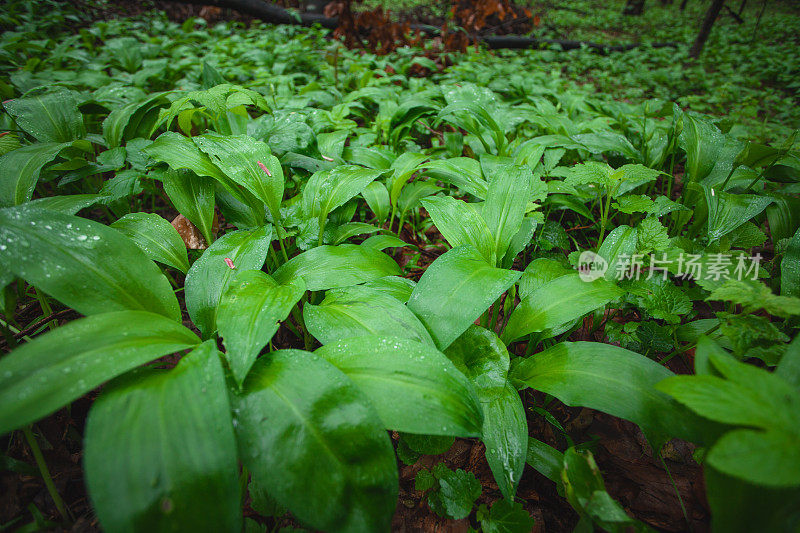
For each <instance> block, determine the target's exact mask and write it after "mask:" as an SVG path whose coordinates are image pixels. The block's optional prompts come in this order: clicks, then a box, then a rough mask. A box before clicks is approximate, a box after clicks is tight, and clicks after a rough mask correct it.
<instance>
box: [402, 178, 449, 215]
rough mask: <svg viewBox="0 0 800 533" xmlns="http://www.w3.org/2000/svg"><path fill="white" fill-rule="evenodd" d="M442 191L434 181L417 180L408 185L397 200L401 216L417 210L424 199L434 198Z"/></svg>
mask: <svg viewBox="0 0 800 533" xmlns="http://www.w3.org/2000/svg"><path fill="white" fill-rule="evenodd" d="M441 190H442V188H441V187H439V186H438V185H436V184H434V182H433V180H431V181H422V180H416V181H414V182H412V183H410V184H407V185H406V186H405V187H404V188H403V192H402V193H400V198H399V199H398V200H397V208H398V210H399V212H400V214H401V216H405V214H406V213H407V212H408V211H409V210H411V209H415V208H417V207H418V206H419V205H420V202H421V201H422V200H423V199H424V198H427V197H428V196H432V195H434V194H436V193H437V192H439V191H441Z"/></svg>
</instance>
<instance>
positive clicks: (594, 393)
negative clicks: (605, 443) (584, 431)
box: [511, 342, 707, 449]
mask: <svg viewBox="0 0 800 533" xmlns="http://www.w3.org/2000/svg"><path fill="white" fill-rule="evenodd" d="M672 375H673V374H672V372H670V371H669V370H667V369H666V368H664V367H663V366H661V365H659V364H658V363H656V362H655V361H652V360H650V359H648V358H647V357H645V356H643V355H639V354H637V353H634V352H631V351H628V350H625V349H623V348H618V347H617V346H612V345H610V344H601V343H599V342H562V343H559V344H556V345H555V346H553V347H551V348H548V349H547V350H545V351H543V352H541V353H538V354H535V355H534V356H532V357H529V358H527V359H524V360H522V361H520V363H519V364H517V365H516V366H515V367H514V368H513V369H512V371H511V377H512V378H514V379H516V380H519V381H522V382H524V383H525V385H527V386H529V387H531V388H533V389H535V390H539V391H542V392H546V393H547V394H552V395H553V396H555V397H556V398H558V399H559V400H561V401H562V402H564V403H565V404H567V405H569V406H577V405H580V406H583V407H589V408H591V409H597V410H598V411H603V412H605V413H608V414H611V415H614V416H618V417H620V418H624V419H626V420H630V421H631V422H634V423H636V424H638V425H639V427H641V428H642V431H644V433H645V435H646V436H647V438H648V440H650V442H651V443H652V444H653V447H654V448H656V449H657V448H659V447H660V444H662V443H663V442H666V440H667V439H668V438H671V437H679V438H683V439H687V440H691V441H693V442H704V440H705V439H704V435H705V433H704V431H705V430H706V429H707V428H706V427H705V426H706V425H707V424H706V423H704V422H702V421H700V420H699V419H698V418H696V417H693V416H691V414H690V413H688V412H687V411H686V410H685V409H682V408H681V407H680V406H679V405H678V404H677V403H676V402H675V401H674V400H672V399H671V398H669V396H667V395H666V394H663V393H661V392H659V391H658V390H656V388H655V385H656V383H658V382H660V381H661V380H663V379H665V378H667V377H670V376H672Z"/></svg>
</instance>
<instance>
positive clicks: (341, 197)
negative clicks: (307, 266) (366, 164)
mask: <svg viewBox="0 0 800 533" xmlns="http://www.w3.org/2000/svg"><path fill="white" fill-rule="evenodd" d="M384 172H385V171H384V170H372V169H367V168H363V167H358V166H355V165H339V166H337V167H336V168H334V169H333V170H323V171H320V172H315V173H314V174H313V175H312V176H311V178H309V180H308V183H306V187H305V189H303V197H302V202H303V211H304V213H305V214H306V216H309V217H317V218H318V219H319V223H320V227H322V226H324V222H325V219H326V218H328V214H329V213H330V212H331V211H333V210H334V209H336V208H337V207H339V206H342V205H344V204H345V203H346V202H347V201H348V200H350V199H351V198H353V197H355V196H356V195H358V194H361V192H363V191H364V189H366V187H367V185H369V184H370V183H372V182H373V181H374V180H375V179H376V178H378V177H380V176H381V175H382V174H383V173H384Z"/></svg>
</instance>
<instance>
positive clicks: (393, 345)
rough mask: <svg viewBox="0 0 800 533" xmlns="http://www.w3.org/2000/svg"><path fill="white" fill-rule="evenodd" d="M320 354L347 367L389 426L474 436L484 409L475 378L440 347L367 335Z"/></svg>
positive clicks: (331, 346) (335, 344) (325, 348)
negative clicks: (477, 391) (478, 396)
mask: <svg viewBox="0 0 800 533" xmlns="http://www.w3.org/2000/svg"><path fill="white" fill-rule="evenodd" d="M315 353H317V354H318V355H320V356H322V357H324V358H325V359H326V360H327V361H328V362H330V363H331V364H332V365H333V366H335V367H337V368H338V369H339V370H341V371H342V372H344V373H345V374H346V375H347V376H348V377H349V378H350V379H351V380H352V381H353V383H355V384H356V385H357V386H358V387H359V388H360V389H361V390H362V391H363V392H364V394H365V395H366V396H367V397H368V398H369V399H370V402H371V403H372V405H374V406H375V408H376V409H377V411H378V413H379V414H380V417H381V419H382V420H383V423H384V426H385V427H386V428H387V429H391V430H396V431H403V432H407V433H420V434H427V435H454V436H459V437H474V436H477V435H478V434H479V433H480V428H481V422H482V418H483V417H482V414H481V408H480V405H479V403H478V398H477V397H476V395H475V391H474V389H473V387H472V385H471V384H470V382H469V380H468V379H467V378H466V377H465V376H464V375H463V374H461V373H460V372H459V371H458V370H457V369H456V367H455V366H453V364H452V363H451V362H450V361H449V360H448V359H447V357H445V356H444V354H442V353H441V352H439V351H438V350H436V348H433V347H431V346H430V345H426V344H421V343H419V342H416V341H413V340H408V339H400V338H397V337H377V336H365V337H357V338H351V339H346V340H342V341H337V342H333V343H330V344H326V345H325V346H323V347H322V348H319V349H318V350H317V351H316V352H315Z"/></svg>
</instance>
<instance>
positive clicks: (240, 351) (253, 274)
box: [217, 270, 306, 385]
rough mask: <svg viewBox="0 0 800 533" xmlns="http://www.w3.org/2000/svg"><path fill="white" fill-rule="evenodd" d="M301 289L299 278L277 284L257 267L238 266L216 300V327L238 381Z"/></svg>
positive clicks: (274, 330) (287, 313)
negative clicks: (254, 268)
mask: <svg viewBox="0 0 800 533" xmlns="http://www.w3.org/2000/svg"><path fill="white" fill-rule="evenodd" d="M305 292H306V286H305V283H304V282H303V279H302V278H295V279H293V280H292V281H291V282H290V283H289V284H287V285H278V284H277V283H276V282H275V280H274V279H272V278H271V277H270V276H269V275H268V274H265V273H264V272H262V271H260V270H242V271H240V272H239V273H238V274H236V276H235V277H234V278H233V280H232V281H230V283H229V285H228V288H227V289H226V290H225V291H224V292H223V293H222V297H221V299H220V302H219V308H218V310H217V327H218V329H219V334H220V336H221V337H222V339H223V342H224V343H225V357H226V358H227V359H228V361H229V363H230V365H231V371H232V372H233V377H234V379H236V382H237V383H238V384H239V385H241V384H242V382H243V381H244V378H245V376H247V372H248V371H249V370H250V367H251V366H253V363H254V362H255V360H256V357H258V354H259V352H261V350H262V349H263V348H264V347H265V346H266V345H267V344H268V343H269V342H270V340H271V339H272V336H273V335H275V332H276V331H278V327H279V326H280V322H281V321H283V320H286V317H287V316H289V313H290V312H291V310H292V308H293V307H294V305H295V304H296V303H297V302H299V301H300V298H302V297H303V294H305Z"/></svg>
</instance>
